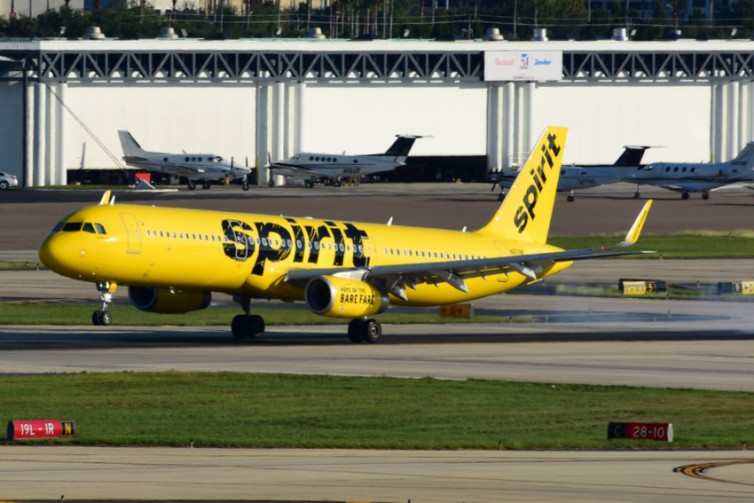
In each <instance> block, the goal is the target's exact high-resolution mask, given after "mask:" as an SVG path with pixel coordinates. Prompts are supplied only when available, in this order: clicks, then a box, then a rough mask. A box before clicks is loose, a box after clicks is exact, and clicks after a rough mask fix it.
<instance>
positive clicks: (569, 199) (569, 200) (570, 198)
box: [566, 196, 576, 203]
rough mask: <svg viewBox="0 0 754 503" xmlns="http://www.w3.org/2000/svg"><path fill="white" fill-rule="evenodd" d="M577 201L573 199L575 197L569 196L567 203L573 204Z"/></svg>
mask: <svg viewBox="0 0 754 503" xmlns="http://www.w3.org/2000/svg"><path fill="white" fill-rule="evenodd" d="M575 200H576V198H575V197H573V196H568V197H566V201H568V202H569V203H572V202H574V201H575Z"/></svg>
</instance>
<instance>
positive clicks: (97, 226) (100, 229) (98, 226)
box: [94, 224, 107, 234]
mask: <svg viewBox="0 0 754 503" xmlns="http://www.w3.org/2000/svg"><path fill="white" fill-rule="evenodd" d="M94 228H95V229H97V234H107V232H105V227H104V226H103V225H102V224H94Z"/></svg>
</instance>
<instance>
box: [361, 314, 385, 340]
mask: <svg viewBox="0 0 754 503" xmlns="http://www.w3.org/2000/svg"><path fill="white" fill-rule="evenodd" d="M361 329H362V334H363V338H364V340H365V341H367V342H368V343H369V344H374V343H376V342H377V341H379V340H380V337H381V336H382V325H380V322H379V321H377V320H372V319H369V320H364V323H363V324H362V326H361Z"/></svg>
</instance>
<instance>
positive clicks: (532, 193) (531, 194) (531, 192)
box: [524, 185, 539, 220]
mask: <svg viewBox="0 0 754 503" xmlns="http://www.w3.org/2000/svg"><path fill="white" fill-rule="evenodd" d="M538 194H539V192H537V189H536V188H535V187H534V186H533V185H530V186H529V188H528V189H527V190H526V194H524V206H526V211H527V212H529V215H530V216H531V218H532V220H534V218H535V216H534V207H535V206H536V205H537V196H538Z"/></svg>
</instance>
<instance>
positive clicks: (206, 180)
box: [118, 131, 251, 190]
mask: <svg viewBox="0 0 754 503" xmlns="http://www.w3.org/2000/svg"><path fill="white" fill-rule="evenodd" d="M118 138H120V144H121V146H122V147H123V160H124V161H126V164H127V165H128V166H131V167H134V168H139V169H146V170H148V171H155V172H158V173H167V174H169V175H175V176H185V177H186V178H187V179H188V183H187V186H188V188H189V189H191V190H194V189H195V188H196V184H197V182H198V183H201V184H202V187H203V188H205V189H208V188H210V182H212V181H217V180H229V181H230V180H238V179H241V180H242V182H243V189H244V190H248V189H249V182H248V180H247V179H246V176H247V175H248V174H249V173H250V172H251V170H250V169H249V168H246V167H244V166H235V165H234V163H233V162H230V163H228V162H225V161H224V160H223V158H222V157H220V156H219V155H217V154H187V153H185V152H184V153H182V154H171V153H168V152H148V151H146V150H144V149H142V148H141V145H139V143H138V142H137V141H136V140H135V139H134V137H133V136H131V133H129V132H128V131H118Z"/></svg>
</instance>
